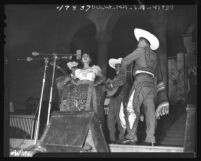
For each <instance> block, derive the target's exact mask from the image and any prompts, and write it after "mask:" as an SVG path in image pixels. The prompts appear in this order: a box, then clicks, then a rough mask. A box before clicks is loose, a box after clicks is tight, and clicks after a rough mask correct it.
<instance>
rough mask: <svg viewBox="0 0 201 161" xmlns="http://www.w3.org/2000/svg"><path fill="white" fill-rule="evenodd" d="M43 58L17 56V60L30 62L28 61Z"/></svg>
mask: <svg viewBox="0 0 201 161" xmlns="http://www.w3.org/2000/svg"><path fill="white" fill-rule="evenodd" d="M42 59H44V58H32V57H27V58H26V59H25V58H18V59H17V60H18V61H27V62H30V61H33V60H42Z"/></svg>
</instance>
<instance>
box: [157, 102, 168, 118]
mask: <svg viewBox="0 0 201 161" xmlns="http://www.w3.org/2000/svg"><path fill="white" fill-rule="evenodd" d="M167 114H169V103H168V102H167V103H164V104H163V105H159V107H158V108H157V109H156V118H157V119H160V117H161V116H164V115H167Z"/></svg>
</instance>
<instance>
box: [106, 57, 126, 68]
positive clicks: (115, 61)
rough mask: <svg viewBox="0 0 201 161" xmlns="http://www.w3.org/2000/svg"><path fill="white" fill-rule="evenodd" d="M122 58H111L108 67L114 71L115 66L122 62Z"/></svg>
mask: <svg viewBox="0 0 201 161" xmlns="http://www.w3.org/2000/svg"><path fill="white" fill-rule="evenodd" d="M122 59H123V58H118V59H115V58H111V59H109V65H110V67H111V68H113V69H115V64H121V61H122Z"/></svg>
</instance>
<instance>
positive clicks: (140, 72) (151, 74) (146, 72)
mask: <svg viewBox="0 0 201 161" xmlns="http://www.w3.org/2000/svg"><path fill="white" fill-rule="evenodd" d="M141 74H146V75H149V76H151V77H153V78H154V77H155V75H154V74H153V73H151V72H148V71H145V70H137V71H136V72H135V76H137V75H141Z"/></svg>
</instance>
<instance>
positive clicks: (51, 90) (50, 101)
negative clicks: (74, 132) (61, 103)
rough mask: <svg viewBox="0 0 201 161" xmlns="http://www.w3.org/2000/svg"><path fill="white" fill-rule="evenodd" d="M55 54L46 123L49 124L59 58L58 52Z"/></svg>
mask: <svg viewBox="0 0 201 161" xmlns="http://www.w3.org/2000/svg"><path fill="white" fill-rule="evenodd" d="M53 56H54V62H53V73H52V82H51V88H50V98H49V105H48V115H47V123H46V125H47V126H48V124H49V119H50V109H51V105H52V92H53V85H54V75H55V68H56V59H57V58H58V57H57V55H56V54H54V55H53Z"/></svg>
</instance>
